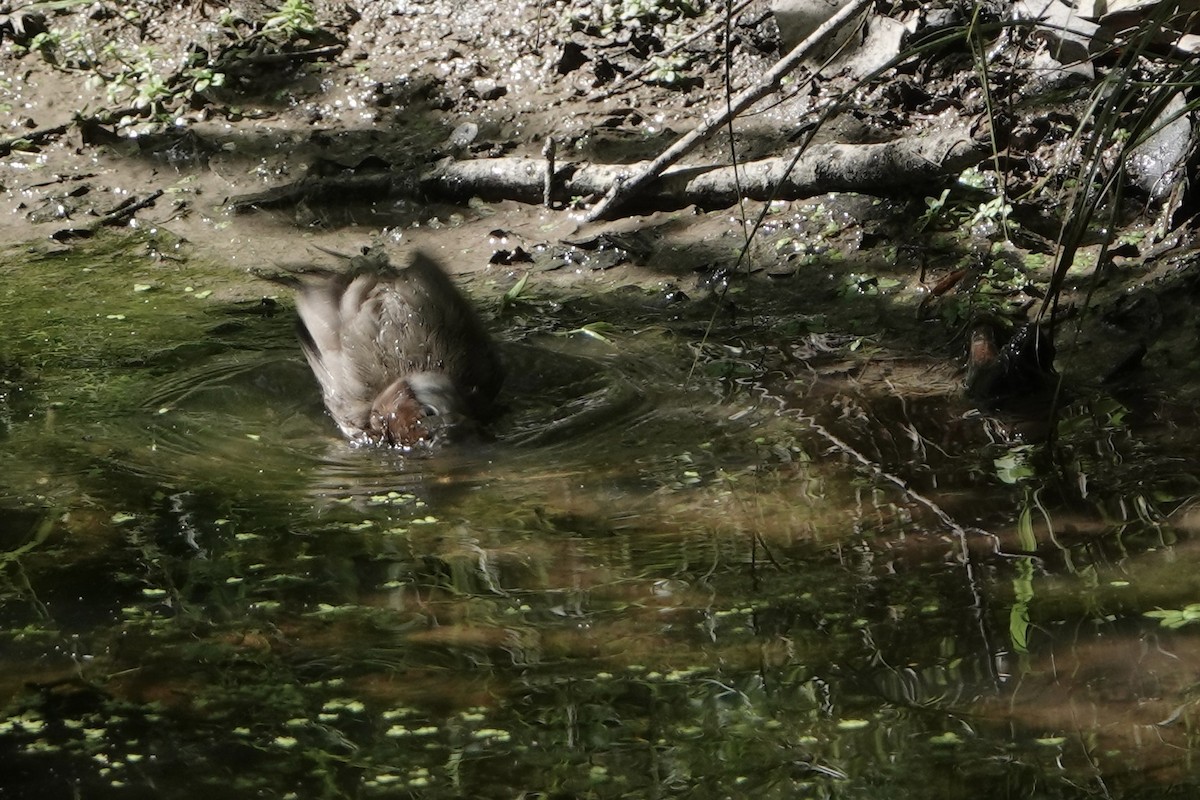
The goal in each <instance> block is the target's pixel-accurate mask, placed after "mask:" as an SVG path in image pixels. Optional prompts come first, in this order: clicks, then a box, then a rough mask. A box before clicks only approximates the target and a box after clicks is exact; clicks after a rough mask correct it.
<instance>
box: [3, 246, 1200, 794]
mask: <svg viewBox="0 0 1200 800" xmlns="http://www.w3.org/2000/svg"><path fill="white" fill-rule="evenodd" d="M113 247H114V250H113V251H112V252H107V251H105V250H104V249H103V247H102V246H99V245H98V246H97V247H96V249H95V250H94V251H89V253H88V254H86V255H83V256H81V255H79V254H72V255H70V256H68V255H59V256H47V257H44V258H34V259H30V258H27V257H22V258H21V259H14V260H13V261H11V262H9V263H8V264H7V265H5V266H3V267H0V271H2V274H3V284H2V285H0V314H3V318H4V319H5V321H6V322H5V325H4V326H3V328H2V329H0V564H2V566H3V569H2V570H0V620H2V621H3V626H2V628H0V665H2V667H3V669H2V670H0V698H2V700H3V703H4V712H3V719H2V720H0V764H3V769H2V770H0V797H4V798H8V797H14V798H15V797H30V798H33V797H37V798H54V797H74V796H82V797H180V798H190V797H200V796H205V795H208V794H210V793H212V792H213V791H222V792H226V793H228V792H232V793H234V795H235V796H261V797H287V796H292V797H301V798H309V797H496V798H510V797H521V796H526V797H555V798H571V797H638V798H641V797H689V798H691V797H714V798H715V797H742V796H761V797H780V798H794V797H813V798H826V797H829V798H860V797H861V798H878V797H912V798H960V797H966V796H970V797H981V798H1009V797H1013V798H1016V797H1021V798H1025V797H1029V798H1043V797H1046V798H1050V797H1054V798H1057V797H1070V798H1075V797H1081V798H1082V797H1147V798H1150V797H1171V796H1175V797H1192V796H1195V792H1196V791H1198V790H1200V776H1198V773H1197V769H1196V767H1195V765H1194V764H1193V754H1194V752H1195V751H1193V749H1192V743H1193V740H1194V736H1195V733H1194V729H1193V728H1192V727H1191V723H1192V721H1194V720H1195V718H1196V710H1195V701H1196V690H1195V688H1194V685H1195V681H1196V669H1195V666H1194V665H1195V664H1196V663H1200V661H1198V657H1200V646H1198V645H1200V639H1198V638H1197V636H1196V634H1195V632H1194V631H1193V630H1191V629H1190V627H1189V626H1186V625H1185V626H1183V627H1180V628H1178V629H1170V628H1166V627H1163V626H1161V625H1160V623H1159V620H1158V619H1157V618H1152V617H1146V616H1144V612H1146V611H1153V610H1154V609H1156V608H1162V609H1174V610H1179V611H1180V612H1181V613H1182V611H1183V609H1184V608H1185V607H1186V606H1187V605H1188V604H1190V603H1194V602H1197V601H1200V581H1198V579H1197V571H1196V570H1195V569H1194V567H1193V563H1194V561H1195V558H1196V554H1195V551H1196V547H1197V545H1196V544H1195V541H1194V539H1193V538H1192V536H1191V533H1192V530H1193V529H1194V528H1195V527H1196V525H1197V517H1196V515H1195V513H1194V512H1191V511H1189V506H1188V505H1187V503H1186V502H1185V501H1186V498H1187V497H1188V496H1189V494H1190V493H1192V492H1194V491H1195V488H1194V484H1195V473H1194V469H1193V467H1192V466H1191V465H1192V464H1193V463H1194V454H1195V442H1194V436H1193V435H1192V434H1190V433H1187V434H1186V435H1184V433H1183V432H1185V431H1190V430H1191V429H1192V428H1193V427H1194V419H1193V418H1192V416H1191V415H1190V413H1191V412H1187V411H1180V410H1169V408H1168V407H1167V406H1166V405H1165V404H1163V405H1153V406H1147V407H1144V408H1142V409H1140V410H1137V411H1136V412H1135V411H1130V410H1129V409H1126V408H1125V406H1123V405H1120V404H1118V403H1117V402H1116V401H1115V400H1111V399H1106V400H1103V401H1096V402H1093V403H1090V404H1089V403H1083V402H1079V403H1076V404H1075V405H1073V406H1071V407H1069V408H1068V410H1067V412H1066V418H1065V420H1064V422H1063V423H1062V424H1061V425H1060V428H1059V431H1060V435H1061V438H1060V439H1059V442H1058V444H1057V445H1056V447H1055V448H1054V450H1053V456H1054V457H1053V459H1049V460H1040V459H1041V457H1040V456H1039V455H1038V451H1037V449H1036V448H1033V447H1031V446H1028V445H1027V444H1025V443H1024V442H1022V440H1021V439H1020V438H1019V436H1018V435H1017V434H1016V433H1015V432H1014V431H1015V427H1016V423H1014V422H1013V421H1012V420H1003V419H996V418H989V417H985V416H983V415H980V414H978V413H977V412H972V411H971V409H969V408H968V407H966V406H965V405H963V404H962V403H961V401H960V400H959V399H958V396H957V390H956V386H955V380H956V379H955V377H954V376H953V374H952V373H947V372H945V371H943V372H931V371H930V368H929V367H928V366H927V365H924V366H923V365H922V364H921V363H918V362H916V361H915V360H912V359H909V360H905V359H904V358H901V357H899V356H897V355H896V354H894V353H890V352H887V351H886V350H885V349H884V348H882V347H881V346H880V344H879V343H878V342H877V341H873V340H870V339H867V340H863V339H859V338H858V337H857V336H855V335H853V334H850V335H843V334H842V333H840V332H828V331H826V332H820V333H813V332H811V331H808V332H804V329H805V327H806V326H805V325H804V324H802V317H803V314H802V312H801V311H798V310H789V309H798V308H800V305H801V304H800V302H799V301H795V302H793V301H792V300H790V299H788V298H786V297H784V298H781V297H780V296H779V295H780V291H779V288H778V286H772V287H769V289H768V291H766V292H764V295H763V297H761V298H757V299H754V298H750V297H747V298H744V299H743V300H742V301H741V302H742V304H743V306H745V307H755V308H757V309H758V310H759V313H758V314H757V316H754V315H750V316H751V318H747V317H745V316H743V317H742V318H741V319H739V320H723V321H720V322H719V324H718V327H717V328H716V329H715V331H714V332H713V334H712V335H710V336H709V337H708V339H707V340H705V339H704V337H703V327H704V326H703V324H702V321H707V319H708V318H709V317H710V316H711V314H710V312H709V310H708V309H707V308H705V307H704V306H703V303H702V302H697V303H696V307H695V308H689V307H683V308H677V307H673V308H672V310H670V312H669V313H668V312H667V311H664V310H662V309H661V308H658V307H657V306H655V304H654V303H652V302H649V301H646V302H642V301H641V300H640V299H639V298H638V297H637V296H635V295H630V294H628V293H625V294H623V295H621V296H620V297H619V298H617V297H614V298H607V299H606V298H599V299H592V300H581V301H578V302H576V303H549V302H544V303H543V302H539V301H537V300H536V293H534V294H532V295H531V296H532V297H534V298H535V299H534V300H531V301H529V302H526V303H523V304H520V305H519V306H518V307H517V308H516V309H514V310H510V311H509V312H507V313H506V314H505V315H504V316H503V317H501V318H499V319H496V320H495V321H494V326H493V327H495V328H496V329H497V330H498V331H499V333H500V336H501V338H502V340H503V342H504V345H503V349H504V353H505V356H506V360H507V361H508V363H509V366H510V372H511V373H512V378H511V379H510V381H509V385H508V386H507V388H506V394H505V401H506V403H507V404H508V406H509V410H508V413H507V414H506V415H505V417H504V419H503V420H502V421H501V422H500V423H499V424H498V425H497V427H496V430H495V431H494V434H495V439H494V441H489V442H483V443H479V444H477V445H473V446H470V447H463V448H460V449H457V450H451V451H445V452H442V453H439V454H436V455H433V456H431V457H427V458H411V457H404V456H403V455H401V454H398V453H395V452H389V451H377V450H363V449H353V448H350V447H348V446H346V445H345V444H343V443H342V442H341V441H339V440H338V439H337V438H336V437H335V435H334V428H333V425H332V423H331V422H330V421H329V419H328V418H327V417H325V416H324V414H323V411H322V409H321V407H320V401H319V398H318V395H317V390H316V387H315V384H314V382H313V381H312V379H311V376H310V375H309V374H308V373H307V370H306V368H305V366H304V365H303V363H302V359H301V358H300V355H299V351H298V348H297V346H296V345H295V343H294V340H293V334H292V327H291V318H290V314H289V312H288V309H287V308H286V307H284V308H280V309H276V310H275V312H274V313H269V312H271V311H272V309H270V308H264V307H262V306H260V305H259V304H257V303H255V302H252V301H245V302H243V301H239V300H235V299H228V298H227V297H226V298H225V299H222V298H223V296H224V295H229V296H230V297H232V296H233V295H232V294H229V292H224V293H223V291H222V290H223V289H225V288H227V287H225V285H224V284H222V283H221V282H220V280H219V279H218V278H216V277H214V275H211V274H206V273H204V271H203V270H202V269H201V268H200V267H196V266H192V265H187V264H165V265H164V264H162V263H158V262H152V261H149V260H142V259H141V258H140V255H139V253H138V252H137V250H136V248H134V247H133V245H129V244H122V245H116V246H113ZM147 287H149V288H147ZM189 287H190V289H191V291H188V288H189ZM207 290H215V291H214V293H213V294H212V295H209V294H207ZM230 291H232V289H231V290H230ZM245 294H246V293H245V292H244V290H243V291H241V295H242V296H245ZM772 303H775V305H772ZM492 310H493V311H494V310H495V309H494V308H493V309H492ZM788 314H791V315H793V316H792V317H789V316H788ZM601 320H602V321H604V322H606V323H608V326H605V327H604V328H603V329H602V330H603V331H604V334H603V337H604V338H596V337H592V336H588V335H584V334H582V333H579V332H575V333H571V331H577V329H578V328H579V327H580V326H582V325H584V324H586V323H589V322H595V321H601ZM594 330H601V329H599V328H596V329H594ZM770 330H776V331H778V330H791V331H794V332H795V333H794V335H789V336H788V337H780V336H779V335H778V334H771V333H769V331H770Z"/></svg>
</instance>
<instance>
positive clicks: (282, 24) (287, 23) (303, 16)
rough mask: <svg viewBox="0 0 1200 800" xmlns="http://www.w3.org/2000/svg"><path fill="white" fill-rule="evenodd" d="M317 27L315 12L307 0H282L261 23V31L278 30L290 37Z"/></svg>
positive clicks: (285, 36) (311, 30) (309, 31)
mask: <svg viewBox="0 0 1200 800" xmlns="http://www.w3.org/2000/svg"><path fill="white" fill-rule="evenodd" d="M316 29H317V14H316V12H315V11H314V10H313V7H312V4H311V3H309V2H307V0H284V2H283V5H281V6H279V8H277V9H276V10H275V13H274V14H272V15H271V16H269V17H267V20H266V22H264V23H263V32H264V33H270V32H278V33H281V34H283V37H284V38H285V39H292V38H295V37H296V36H298V35H300V34H304V33H311V32H313V31H314V30H316Z"/></svg>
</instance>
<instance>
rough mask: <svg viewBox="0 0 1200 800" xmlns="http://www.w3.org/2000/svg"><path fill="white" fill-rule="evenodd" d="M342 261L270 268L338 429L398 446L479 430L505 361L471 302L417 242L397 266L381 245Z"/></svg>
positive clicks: (491, 408) (490, 411) (363, 440)
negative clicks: (285, 272)
mask: <svg viewBox="0 0 1200 800" xmlns="http://www.w3.org/2000/svg"><path fill="white" fill-rule="evenodd" d="M334 255H340V254H336V253H335V254H334ZM341 257H342V258H345V256H341ZM349 262H350V263H349V269H341V270H331V269H325V268H317V269H310V270H307V271H305V272H304V273H303V274H294V273H293V274H291V275H289V276H286V277H281V276H276V277H275V278H274V280H277V281H279V282H285V283H288V284H289V285H291V286H293V288H294V289H295V291H296V311H297V313H298V315H299V321H298V324H297V330H298V333H299V337H300V345H301V348H302V350H303V351H304V356H305V359H306V360H307V361H308V365H309V367H310V368H311V369H312V372H313V374H314V375H315V376H316V378H317V382H318V383H319V384H320V386H321V394H322V396H323V398H324V401H325V407H326V408H327V409H328V411H329V414H330V416H331V417H333V420H334V422H336V423H337V426H338V428H340V429H341V432H342V433H343V434H344V435H345V436H346V438H347V439H349V440H350V442H351V443H352V444H354V445H365V446H382V447H393V448H401V449H404V450H413V449H414V448H422V447H430V446H433V445H436V444H440V443H443V442H445V441H454V440H455V439H460V438H462V434H464V433H473V432H477V431H478V429H479V426H480V425H481V424H482V423H483V422H486V421H487V420H489V419H491V418H492V417H493V416H494V415H495V412H496V395H497V394H498V393H499V391H500V387H501V384H502V383H503V381H504V368H503V365H502V364H501V361H500V357H499V353H498V350H497V348H496V346H495V344H494V343H493V341H492V338H491V337H490V336H489V335H488V332H487V330H486V329H485V328H484V326H483V323H482V322H481V321H480V319H479V316H478V315H477V314H476V312H475V310H474V309H473V308H472V307H471V305H470V303H468V302H467V300H466V298H465V297H463V295H462V294H461V293H460V292H459V290H458V289H457V288H456V287H455V285H454V283H453V281H451V279H450V277H449V276H448V275H447V274H446V272H445V270H443V269H442V267H441V266H440V265H439V264H438V263H437V262H436V261H435V260H434V259H433V258H431V257H429V256H428V255H426V254H425V253H423V252H416V253H414V254H413V255H412V256H411V257H410V258H409V260H408V263H407V265H406V266H403V267H397V266H394V265H393V264H392V263H391V261H390V259H389V258H388V256H387V253H386V251H385V250H384V249H383V248H381V247H370V248H364V249H363V251H362V253H361V254H360V255H358V256H354V257H351V258H350V259H349Z"/></svg>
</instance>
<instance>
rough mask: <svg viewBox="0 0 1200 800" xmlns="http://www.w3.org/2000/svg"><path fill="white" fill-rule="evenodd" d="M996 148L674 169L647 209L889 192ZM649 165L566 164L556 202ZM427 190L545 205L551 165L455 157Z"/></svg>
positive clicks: (931, 142) (895, 146)
mask: <svg viewBox="0 0 1200 800" xmlns="http://www.w3.org/2000/svg"><path fill="white" fill-rule="evenodd" d="M990 152H991V145H990V142H989V141H988V139H987V137H986V135H980V134H979V133H976V134H975V135H972V132H971V131H970V129H968V128H967V127H966V126H963V127H959V128H951V129H949V130H945V131H937V132H925V133H921V134H914V135H911V136H906V137H902V138H899V139H895V140H893V141H890V142H885V143H880V144H836V143H829V144H820V145H814V146H812V147H810V148H808V150H806V151H805V152H803V153H801V154H800V158H799V159H798V160H796V163H795V166H794V167H792V169H791V170H790V171H789V169H788V167H789V166H790V165H791V164H792V160H793V158H792V157H791V156H782V157H778V158H768V159H762V160H760V161H749V162H746V163H743V164H741V165H739V166H738V167H737V180H736V181H735V179H734V168H733V167H727V166H702V167H694V166H693V167H689V166H678V167H671V168H670V169H668V170H666V171H664V172H663V173H662V174H661V175H659V176H657V177H655V178H653V179H652V180H650V181H648V182H646V183H644V184H643V188H642V190H641V191H640V192H639V194H638V197H637V203H638V205H639V206H642V207H644V206H651V207H664V206H673V207H676V208H678V207H681V206H686V205H698V206H702V207H708V208H724V207H728V206H731V205H734V204H735V203H736V202H737V201H738V198H739V196H741V197H745V198H749V199H753V200H769V199H772V198H778V199H781V200H795V199H799V198H803V197H812V196H814V195H819V194H824V193H826V192H835V191H840V192H861V193H864V194H880V193H889V192H890V191H891V190H893V189H896V188H898V187H910V186H913V185H921V184H931V183H934V182H936V181H938V180H939V179H942V178H944V177H946V176H947V175H956V174H958V173H959V172H961V171H962V170H964V169H966V168H967V167H969V166H972V165H974V164H978V163H980V162H981V161H983V160H984V159H985V158H986V157H987V156H988V154H989V153H990ZM639 169H644V164H588V165H582V166H581V165H574V166H566V167H563V168H561V169H560V170H559V171H558V173H557V175H556V179H555V181H554V198H553V199H554V200H555V201H557V202H569V201H571V200H572V199H573V198H579V197H587V196H589V195H595V194H598V193H601V192H604V191H605V190H606V189H607V188H608V187H610V186H612V185H613V184H614V183H616V182H619V181H621V180H623V179H624V178H626V177H628V176H629V175H630V174H631V173H633V172H635V171H637V170H639ZM420 185H421V189H422V190H423V191H424V192H425V194H426V195H431V196H437V197H448V198H450V199H456V200H457V199H464V198H468V197H481V198H483V199H485V200H519V201H521V202H525V203H540V202H544V192H545V187H546V181H545V169H544V162H543V161H541V160H539V159H527V158H488V159H479V160H475V161H448V162H443V163H442V164H439V165H437V166H436V167H434V168H432V169H431V170H429V171H427V172H426V173H425V174H424V175H422V176H421V181H420Z"/></svg>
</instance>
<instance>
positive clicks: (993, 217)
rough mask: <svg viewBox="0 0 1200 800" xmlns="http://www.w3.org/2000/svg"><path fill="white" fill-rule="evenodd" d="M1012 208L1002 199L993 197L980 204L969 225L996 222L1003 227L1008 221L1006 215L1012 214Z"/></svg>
mask: <svg viewBox="0 0 1200 800" xmlns="http://www.w3.org/2000/svg"><path fill="white" fill-rule="evenodd" d="M1012 210H1013V208H1012V206H1011V205H1009V204H1008V203H1006V202H1004V198H1003V197H993V198H992V199H991V200H988V201H987V202H986V203H980V204H979V208H978V209H976V211H975V216H973V217H971V224H972V225H978V224H980V223H982V222H997V223H1000V224H1001V225H1003V224H1004V223H1005V222H1007V220H1008V215H1009V214H1011V213H1012Z"/></svg>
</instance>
